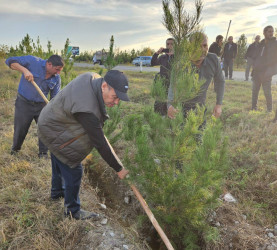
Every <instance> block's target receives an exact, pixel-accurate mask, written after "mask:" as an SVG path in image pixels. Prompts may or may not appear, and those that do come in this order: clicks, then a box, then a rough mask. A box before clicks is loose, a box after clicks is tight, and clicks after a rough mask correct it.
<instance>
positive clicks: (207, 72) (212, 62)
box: [167, 32, 225, 125]
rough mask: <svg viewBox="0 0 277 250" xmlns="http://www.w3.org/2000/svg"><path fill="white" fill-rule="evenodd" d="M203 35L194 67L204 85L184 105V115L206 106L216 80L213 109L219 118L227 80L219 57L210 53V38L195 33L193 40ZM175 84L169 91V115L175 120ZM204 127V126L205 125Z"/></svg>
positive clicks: (193, 62) (171, 84)
mask: <svg viewBox="0 0 277 250" xmlns="http://www.w3.org/2000/svg"><path fill="white" fill-rule="evenodd" d="M199 34H200V35H201V41H200V43H199V46H200V49H201V54H200V55H199V56H198V57H197V58H195V59H194V60H193V61H192V64H193V67H194V68H195V69H196V72H198V74H199V80H203V81H204V83H203V85H202V86H201V89H200V91H199V93H198V95H197V96H196V97H194V98H192V99H190V100H188V101H186V102H184V103H183V114H184V117H187V114H188V112H189V111H190V110H195V109H196V106H197V105H200V106H204V105H205V101H206V96H207V91H208V88H209V85H210V83H211V81H212V79H214V85H215V92H216V103H215V106H214V109H213V115H214V116H215V117H216V118H218V117H220V115H221V113H222V109H221V106H222V101H223V96H224V88H225V80H224V77H223V74H222V70H221V67H220V62H219V60H218V58H217V56H216V55H215V54H213V53H208V38H207V36H206V35H205V34H204V33H201V32H200V33H198V32H197V33H195V34H194V35H192V37H191V40H192V41H194V40H196V38H197V37H198V36H199ZM173 88H174V86H173V83H170V87H169V91H168V103H167V107H168V111H167V115H168V117H169V118H171V119H174V118H175V116H176V114H177V112H178V110H177V109H175V108H174V107H173V106H172V102H173V100H174V91H173ZM203 125H204V124H203Z"/></svg>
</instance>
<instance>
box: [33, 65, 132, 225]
mask: <svg viewBox="0 0 277 250" xmlns="http://www.w3.org/2000/svg"><path fill="white" fill-rule="evenodd" d="M127 90H128V80H127V78H126V76H125V75H124V74H123V73H122V72H120V71H118V70H110V71H108V72H107V74H106V75H105V77H104V78H100V76H99V75H98V74H92V73H85V74H82V75H80V76H78V77H77V78H76V79H74V80H73V81H71V82H70V83H69V84H68V85H67V86H66V87H65V88H64V89H63V90H62V91H60V92H59V93H58V94H57V96H56V97H55V98H54V99H53V100H51V101H50V102H49V103H48V104H47V105H46V107H45V108H44V109H43V110H42V112H41V114H40V117H39V120H38V134H39V138H40V139H41V140H42V142H43V143H44V144H45V145H46V146H47V147H48V148H49V150H50V151H51V153H52V154H51V160H52V188H51V198H52V199H58V198H61V197H64V205H65V215H66V216H72V217H73V218H74V219H77V220H85V219H90V218H99V215H98V214H95V213H93V212H88V211H85V210H82V209H81V207H80V199H79V190H80V185H81V179H82V173H83V170H82V165H81V161H82V160H83V159H84V158H85V157H86V156H87V155H88V154H89V153H90V152H91V150H92V149H93V148H96V149H97V151H98V152H99V154H100V155H101V156H102V158H103V159H104V160H105V161H106V162H107V163H108V164H109V166H111V167H112V168H113V169H114V170H115V171H116V172H117V175H118V177H119V178H120V179H123V178H125V176H126V175H127V174H128V170H126V169H125V168H124V167H123V165H122V163H121V162H120V160H119V158H118V157H117V155H116V154H115V152H114V151H113V149H112V147H111V146H110V144H109V142H108V140H107V139H106V137H105V136H104V133H103V130H102V127H103V125H104V122H105V120H107V119H108V118H109V117H108V115H107V112H106V108H105V106H107V107H113V106H114V105H118V104H119V101H120V100H122V101H129V98H128V96H127Z"/></svg>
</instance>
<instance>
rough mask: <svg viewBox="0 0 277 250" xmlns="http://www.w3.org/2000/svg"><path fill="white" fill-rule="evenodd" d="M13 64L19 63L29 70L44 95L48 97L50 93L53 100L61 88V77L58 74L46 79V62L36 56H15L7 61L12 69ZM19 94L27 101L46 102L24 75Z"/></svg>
mask: <svg viewBox="0 0 277 250" xmlns="http://www.w3.org/2000/svg"><path fill="white" fill-rule="evenodd" d="M12 63H19V64H20V65H21V66H23V67H25V68H27V69H28V70H29V71H30V72H31V73H32V74H33V76H34V81H35V82H36V84H37V85H38V86H39V87H40V89H41V91H42V92H43V94H44V95H45V96H46V97H47V95H48V93H49V92H50V98H51V99H52V98H53V97H54V96H55V95H56V94H57V93H58V92H59V90H60V88H61V77H60V75H58V74H56V75H53V76H51V77H50V78H48V79H45V75H46V60H43V59H41V58H38V57H35V56H30V55H29V56H18V57H17V56H15V57H10V58H8V59H7V60H6V64H7V65H8V66H9V67H10V65H11V64H12ZM18 93H19V94H20V95H22V96H23V97H25V98H26V99H27V100H30V101H33V102H44V100H43V99H42V97H41V96H40V95H39V93H38V92H37V90H36V89H35V87H34V86H33V85H32V84H31V83H30V82H28V81H27V80H26V79H25V78H24V75H23V74H22V76H21V79H20V82H19V86H18Z"/></svg>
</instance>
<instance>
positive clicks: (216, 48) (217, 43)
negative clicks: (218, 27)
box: [209, 35, 223, 57]
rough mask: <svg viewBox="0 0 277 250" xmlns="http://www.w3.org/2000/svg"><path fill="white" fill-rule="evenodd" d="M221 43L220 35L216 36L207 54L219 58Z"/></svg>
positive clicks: (221, 37)
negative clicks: (212, 54)
mask: <svg viewBox="0 0 277 250" xmlns="http://www.w3.org/2000/svg"><path fill="white" fill-rule="evenodd" d="M222 43H223V36H222V35H218V36H217V37H216V40H215V42H213V43H212V44H211V46H210V48H209V52H210V53H214V54H216V55H217V56H218V57H220V52H221V47H222Z"/></svg>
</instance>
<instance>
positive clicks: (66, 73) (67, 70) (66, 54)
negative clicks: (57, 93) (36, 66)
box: [61, 38, 75, 87]
mask: <svg viewBox="0 0 277 250" xmlns="http://www.w3.org/2000/svg"><path fill="white" fill-rule="evenodd" d="M69 44H70V41H69V38H67V39H66V41H65V45H64V49H63V50H62V51H61V54H62V58H63V60H64V67H63V71H62V73H63V74H61V78H62V87H64V86H66V85H67V84H68V83H69V82H70V81H71V80H72V79H73V78H74V77H75V75H72V73H71V71H72V67H73V64H74V62H73V60H71V59H70V58H71V56H72V53H71V51H69Z"/></svg>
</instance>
